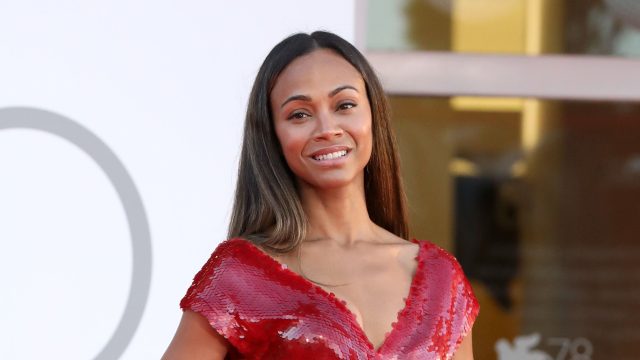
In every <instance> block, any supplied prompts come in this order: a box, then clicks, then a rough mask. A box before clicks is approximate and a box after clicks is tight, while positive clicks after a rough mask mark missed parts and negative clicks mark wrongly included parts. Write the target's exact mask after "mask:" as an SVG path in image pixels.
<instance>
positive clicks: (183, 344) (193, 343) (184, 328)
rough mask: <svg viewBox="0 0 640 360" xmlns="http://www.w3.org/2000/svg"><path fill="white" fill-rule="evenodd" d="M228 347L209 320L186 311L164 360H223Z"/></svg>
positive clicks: (163, 357)
mask: <svg viewBox="0 0 640 360" xmlns="http://www.w3.org/2000/svg"><path fill="white" fill-rule="evenodd" d="M228 347H229V343H228V342H227V341H226V340H225V339H224V338H223V337H222V336H221V335H220V334H218V333H217V332H216V331H215V330H214V329H213V328H212V327H211V325H209V322H208V321H207V319H205V318H204V317H203V316H201V315H200V314H197V313H195V312H193V311H191V310H185V312H184V313H183V314H182V320H180V325H178V330H176V334H175V335H174V337H173V340H172V341H171V344H169V348H168V349H167V351H166V352H165V353H164V356H162V360H183V359H189V360H222V359H224V357H225V355H226V354H227V351H228Z"/></svg>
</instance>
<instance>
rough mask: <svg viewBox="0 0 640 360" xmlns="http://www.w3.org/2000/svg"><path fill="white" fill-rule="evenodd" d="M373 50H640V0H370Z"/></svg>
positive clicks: (626, 53) (369, 36) (620, 52)
mask: <svg viewBox="0 0 640 360" xmlns="http://www.w3.org/2000/svg"><path fill="white" fill-rule="evenodd" d="M366 19H367V34H366V37H367V48H368V49H369V50H394V51H407V50H431V51H454V52H472V53H505V54H530V55H534V54H543V53H567V54H592V55H616V56H640V1H637V0H564V1H561V0H508V1H496V0H398V1H387V0H368V1H367V15H366Z"/></svg>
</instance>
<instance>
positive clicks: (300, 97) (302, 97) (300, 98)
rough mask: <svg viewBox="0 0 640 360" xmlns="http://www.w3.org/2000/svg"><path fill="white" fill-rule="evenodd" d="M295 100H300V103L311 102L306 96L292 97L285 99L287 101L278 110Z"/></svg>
mask: <svg viewBox="0 0 640 360" xmlns="http://www.w3.org/2000/svg"><path fill="white" fill-rule="evenodd" d="M295 100H302V101H311V98H310V97H309V96H307V95H293V96H289V97H288V98H287V100H285V101H284V102H283V103H282V105H280V109H282V108H283V107H284V106H285V105H287V103H288V102H291V101H295Z"/></svg>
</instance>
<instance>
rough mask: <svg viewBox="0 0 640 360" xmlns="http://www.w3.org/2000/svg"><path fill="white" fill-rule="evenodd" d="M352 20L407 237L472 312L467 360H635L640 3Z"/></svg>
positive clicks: (469, 5) (493, 5) (525, 0)
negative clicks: (386, 136) (404, 200)
mask: <svg viewBox="0 0 640 360" xmlns="http://www.w3.org/2000/svg"><path fill="white" fill-rule="evenodd" d="M357 4H358V6H360V10H361V11H356V16H358V17H359V18H358V20H357V21H356V23H357V24H358V27H357V29H358V32H357V34H356V38H357V39H358V41H359V43H360V44H361V47H362V48H364V49H366V52H367V53H368V56H369V58H370V59H371V60H372V62H373V64H374V66H375V67H376V68H377V69H378V71H379V73H380V75H381V77H382V79H383V82H384V83H385V84H386V85H387V90H388V92H389V95H390V97H391V102H392V109H393V114H394V117H393V118H394V124H395V128H396V130H397V135H398V138H399V144H400V145H399V146H400V150H401V153H402V165H403V171H404V179H405V182H406V185H407V188H408V189H407V192H408V196H409V203H410V213H411V221H412V224H411V225H412V229H413V231H414V233H413V235H414V236H415V237H417V238H425V239H431V240H432V241H434V242H436V243H438V244H440V245H442V246H444V247H445V248H447V249H449V250H451V251H452V252H454V253H455V254H456V256H457V258H458V259H459V260H460V262H461V263H462V265H463V267H464V269H465V272H466V274H467V275H468V276H469V277H470V278H471V279H472V282H473V285H474V289H475V291H476V294H477V296H478V298H479V300H480V304H481V312H480V316H479V318H478V321H477V323H476V326H475V329H474V335H473V337H474V347H475V350H476V357H477V358H478V359H499V360H500V359H504V360H506V359H542V358H545V357H547V358H549V359H636V358H638V354H639V353H640V347H639V345H638V344H640V332H638V329H640V314H639V312H638V310H640V308H639V306H640V305H639V304H640V286H639V285H640V221H638V220H637V219H638V216H639V215H638V214H640V102H639V101H640V59H638V56H640V2H638V1H634V0H403V1H386V0H368V1H359V2H357ZM543 353H546V355H545V354H543ZM510 354H511V355H510ZM516 354H517V355H516ZM526 354H529V355H526ZM536 354H537V355H536ZM535 356H539V357H535Z"/></svg>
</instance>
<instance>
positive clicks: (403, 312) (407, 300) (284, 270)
mask: <svg viewBox="0 0 640 360" xmlns="http://www.w3.org/2000/svg"><path fill="white" fill-rule="evenodd" d="M235 239H236V240H238V241H241V242H244V243H246V245H247V246H248V247H249V248H250V249H251V250H252V251H253V252H254V253H256V254H257V255H258V256H261V257H263V258H265V259H266V261H267V262H268V263H270V264H271V265H272V266H273V267H274V268H275V269H276V271H279V272H280V273H281V274H285V275H287V276H289V277H291V278H293V279H295V281H297V282H299V283H301V284H303V285H304V286H306V287H309V288H311V289H313V290H314V292H315V293H317V294H320V295H321V296H322V297H323V298H324V299H325V300H327V301H329V302H330V303H331V304H333V305H334V306H335V307H336V308H337V309H339V310H341V311H342V312H343V314H344V315H346V316H347V318H349V321H350V322H351V323H352V325H353V326H354V327H355V329H357V331H358V335H359V336H360V338H361V339H362V340H363V341H364V342H365V343H366V345H367V347H368V348H369V349H370V350H371V351H373V352H374V353H375V354H376V355H379V354H381V353H382V351H383V350H384V349H385V348H386V347H387V346H389V345H388V343H389V341H390V339H391V338H392V337H393V335H394V333H395V330H396V327H398V324H400V323H401V322H403V321H405V318H406V317H407V313H408V312H409V307H410V305H411V304H412V300H413V299H414V298H415V297H416V291H418V289H419V288H420V282H421V281H422V279H423V276H422V273H423V266H424V265H423V264H424V254H423V253H424V244H425V242H424V241H418V240H416V239H415V238H412V239H410V241H411V242H412V243H414V244H417V245H418V255H416V257H415V258H414V260H415V261H416V271H415V273H414V274H413V277H412V278H411V284H410V286H409V292H408V294H407V296H406V297H404V298H403V299H404V306H403V307H402V308H401V309H400V310H398V313H397V314H396V319H395V321H394V322H392V323H391V325H390V328H389V329H388V330H387V331H386V332H385V335H384V339H383V340H382V343H381V344H380V346H378V348H376V347H375V346H374V345H373V343H372V342H371V339H370V338H369V336H368V335H367V333H366V332H365V331H364V328H363V327H362V326H361V325H360V323H358V318H357V317H356V315H355V313H354V312H353V311H351V309H349V308H348V307H347V302H346V301H345V300H343V299H341V298H339V297H338V296H336V295H335V294H334V293H333V292H332V291H330V290H327V289H325V288H323V287H321V286H319V285H317V284H315V283H313V282H312V281H310V280H309V279H307V278H305V277H303V276H302V275H300V274H298V273H297V272H295V271H293V270H291V269H289V267H288V266H287V265H286V264H284V263H282V262H280V261H278V260H277V259H275V258H274V257H272V256H271V255H269V254H267V253H266V252H265V251H264V250H262V249H260V248H259V247H258V246H256V245H255V244H253V243H252V242H251V241H249V240H246V239H243V238H235Z"/></svg>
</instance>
